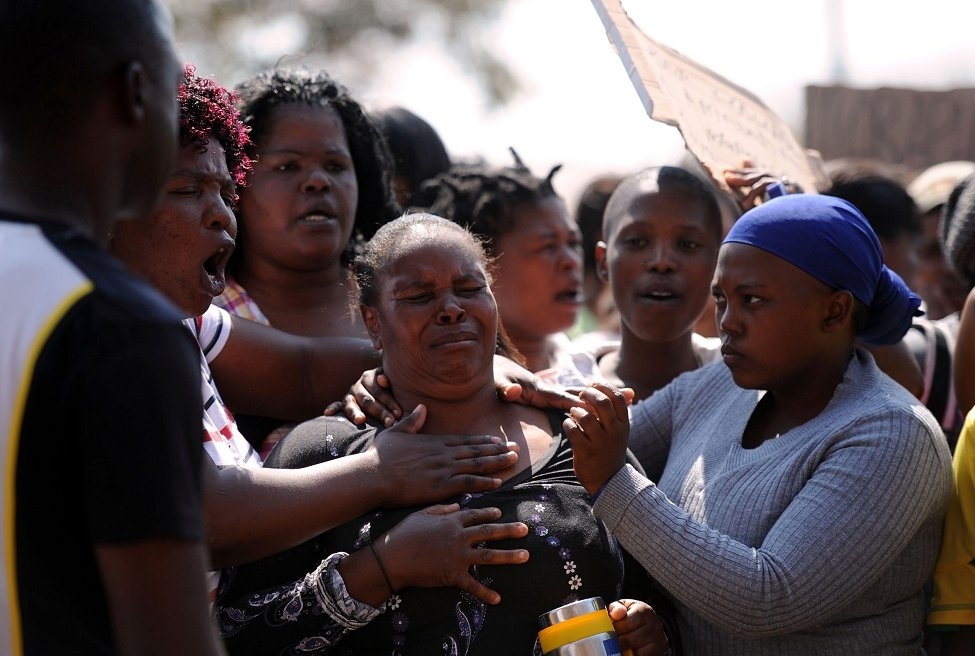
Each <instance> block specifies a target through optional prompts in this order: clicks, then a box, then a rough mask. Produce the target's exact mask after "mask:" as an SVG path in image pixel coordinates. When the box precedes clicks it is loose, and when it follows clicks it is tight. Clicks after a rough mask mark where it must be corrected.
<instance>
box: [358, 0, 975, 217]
mask: <svg viewBox="0 0 975 656" xmlns="http://www.w3.org/2000/svg"><path fill="white" fill-rule="evenodd" d="M761 4H766V3H761ZM742 6H744V5H742V4H741V3H731V2H715V1H714V0H681V1H680V2H673V1H669V2H668V1H659V0H636V1H633V0H630V1H629V2H627V1H626V0H624V7H625V8H626V9H627V11H628V12H629V13H630V15H631V16H632V17H633V19H634V20H635V21H636V22H637V23H638V24H639V25H640V27H641V28H642V29H643V31H644V32H645V33H646V34H647V35H648V36H650V37H652V38H653V39H655V40H657V41H660V42H662V43H664V44H666V45H668V46H670V47H671V48H674V49H676V50H678V51H680V52H681V53H682V54H684V55H686V56H688V57H690V58H692V59H694V60H696V61H697V62H698V63H700V64H703V65H704V66H707V67H708V68H710V69H712V70H714V71H715V72H717V73H719V74H720V75H723V76H724V77H726V78H728V79H729V80H731V81H732V82H734V83H736V84H738V85H739V86H743V87H745V88H747V89H749V90H750V91H751V92H752V93H754V94H756V95H757V96H758V97H759V98H761V99H762V100H763V101H764V102H765V103H766V104H767V105H769V106H770V107H771V108H772V109H773V110H774V111H776V112H777V113H779V114H780V115H781V116H782V117H783V118H784V119H785V120H786V121H787V122H788V123H789V124H790V125H792V126H793V128H794V130H795V131H796V132H797V135H798V133H799V132H800V131H801V129H802V125H803V121H804V113H803V106H802V103H803V87H804V86H805V85H807V84H832V83H835V82H839V81H843V82H845V83H846V84H848V85H850V86H857V87H875V86H896V87H910V88H918V89H927V90H942V89H949V88H957V87H972V86H975V37H973V36H972V33H973V32H972V30H973V26H975V3H969V2H960V1H958V0H924V1H923V2H910V3H907V2H898V1H897V0H895V1H894V2H891V1H890V0H887V1H886V2H883V1H881V0H804V1H803V2H795V3H781V4H780V5H778V6H779V7H781V8H779V9H776V8H775V7H776V5H774V4H772V3H767V6H768V9H764V10H763V9H762V8H761V7H760V6H759V3H752V4H751V5H748V7H750V10H748V11H742V10H741V7H742ZM831 13H832V15H833V16H835V21H834V25H835V30H833V31H832V33H831V31H830V30H829V29H828V27H827V26H828V23H829V20H828V16H829V15H830V14H831ZM494 43H496V53H497V54H498V55H499V56H500V57H502V58H504V59H505V60H506V61H507V62H508V64H509V65H510V66H511V67H512V68H513V69H514V70H515V71H517V73H518V75H519V77H520V78H521V79H522V81H523V83H524V86H525V91H524V92H523V93H522V95H521V96H519V97H518V98H517V99H516V100H515V101H514V102H513V103H512V104H511V105H510V106H508V107H505V108H503V109H502V110H498V111H495V112H490V111H488V110H487V108H486V107H485V103H484V102H483V98H482V96H481V94H480V92H479V90H478V89H477V88H476V87H475V86H474V85H473V84H472V83H470V82H469V81H468V80H466V79H465V77H464V73H463V71H460V70H459V69H458V68H457V67H456V66H455V65H454V63H453V62H451V61H449V60H445V58H444V57H443V54H442V52H441V51H439V50H435V49H433V48H430V49H428V50H425V49H424V48H422V47H417V48H415V49H414V50H412V51H410V52H409V53H407V54H406V56H404V57H403V58H401V59H400V61H402V62H403V65H402V66H389V67H388V68H387V69H386V70H385V71H384V72H383V74H382V76H381V77H380V79H379V80H377V81H376V85H375V86H374V87H372V88H371V89H370V90H362V89H359V91H360V93H362V94H364V96H365V98H366V99H370V100H375V101H385V102H391V103H398V104H401V105H403V106H405V107H407V108H408V109H411V110H412V111H414V112H416V113H417V114H419V115H420V116H422V117H424V118H425V119H426V120H427V121H429V122H430V123H431V124H432V125H433V126H434V127H435V128H436V129H437V130H438V132H440V134H441V136H442V137H443V139H444V141H445V143H446V144H447V147H448V149H449V150H450V151H451V153H452V154H454V155H458V156H477V155H480V156H484V157H486V158H487V159H488V160H489V161H492V162H495V163H499V164H500V163H508V162H510V157H509V155H508V152H507V149H508V147H509V146H514V147H515V148H516V149H517V150H518V152H519V153H520V154H521V156H522V158H523V159H524V160H525V161H526V163H527V164H528V165H529V166H530V167H531V168H532V169H533V170H535V171H536V172H538V173H542V174H544V173H546V172H547V171H548V169H549V168H550V167H551V166H552V165H554V164H557V163H562V164H563V165H564V166H563V169H562V171H561V172H560V173H559V174H558V176H557V177H556V187H557V188H558V189H559V190H560V191H561V192H562V194H563V196H565V197H566V199H567V200H568V201H569V203H570V207H571V206H573V205H574V203H575V201H576V199H577V198H578V194H579V193H581V190H582V188H583V187H584V186H585V184H586V183H587V182H588V181H589V180H590V179H591V178H593V177H595V176H597V175H599V174H601V173H606V172H614V173H628V172H631V171H634V170H637V169H639V168H641V167H644V166H649V165H659V164H667V163H674V162H676V161H677V160H678V159H679V158H680V157H681V155H682V154H683V141H682V139H681V137H680V134H679V133H678V132H677V130H676V129H675V128H672V127H670V126H667V125H663V124H660V123H657V122H655V121H652V120H651V119H650V118H649V117H648V116H647V115H646V113H645V111H644V109H643V106H642V104H641V103H640V100H639V98H638V96H637V94H636V92H635V91H634V89H633V86H632V84H631V82H630V80H629V78H628V77H627V75H626V72H625V70H624V69H623V65H622V64H621V63H620V60H619V57H618V56H617V55H616V53H615V52H614V51H613V49H612V47H611V46H610V45H609V42H608V40H607V38H606V35H605V31H604V30H603V27H602V23H601V22H600V20H599V17H598V15H597V14H596V10H595V9H594V8H593V6H592V3H591V1H590V0H511V2H510V5H509V7H508V8H507V9H506V11H505V14H504V17H503V19H502V21H501V23H500V24H499V26H498V28H497V30H496V34H495V38H494ZM833 44H835V46H834V45H833ZM838 54H842V62H843V65H844V66H845V74H846V77H845V79H843V80H840V78H837V77H836V76H835V75H834V71H835V70H836V69H835V67H836V61H837V56H838ZM445 79H446V80H449V82H444V80H445ZM353 89H354V87H353ZM354 90H355V89H354ZM360 97H363V96H362V95H360ZM800 140H801V138H800ZM972 157H973V158H975V153H973V155H972Z"/></svg>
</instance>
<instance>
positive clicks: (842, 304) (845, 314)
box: [823, 289, 856, 332]
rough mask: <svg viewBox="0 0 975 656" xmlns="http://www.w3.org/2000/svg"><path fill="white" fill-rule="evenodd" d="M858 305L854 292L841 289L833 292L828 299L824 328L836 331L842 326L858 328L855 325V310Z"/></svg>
mask: <svg viewBox="0 0 975 656" xmlns="http://www.w3.org/2000/svg"><path fill="white" fill-rule="evenodd" d="M855 307H856V299H855V298H853V294H851V293H850V292H848V291H846V290H845V289H840V290H838V291H834V292H831V293H830V294H829V296H828V297H827V301H826V315H825V316H824V317H823V328H825V329H826V330H827V331H830V332H832V331H835V330H837V329H840V328H844V327H849V328H851V329H853V330H854V331H855V330H856V329H855V327H854V326H853V310H854V308H855Z"/></svg>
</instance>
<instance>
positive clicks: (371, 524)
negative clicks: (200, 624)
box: [219, 412, 623, 656]
mask: <svg viewBox="0 0 975 656" xmlns="http://www.w3.org/2000/svg"><path fill="white" fill-rule="evenodd" d="M563 419H564V415H563V414H561V413H558V412H552V413H550V420H551V426H552V431H553V435H555V439H553V441H552V446H551V448H550V449H549V451H548V452H547V453H546V454H545V455H544V456H543V457H541V458H540V459H539V460H538V461H536V462H534V463H533V464H532V466H531V467H530V468H528V469H526V470H524V471H522V472H520V473H519V474H518V475H516V476H515V477H513V478H512V479H510V480H508V481H506V482H505V483H504V485H503V486H502V487H500V488H499V489H497V490H495V491H492V492H489V493H483V494H474V495H465V496H463V497H461V498H456V499H449V500H445V502H452V501H457V502H459V503H460V504H461V506H462V507H470V508H476V507H489V506H494V507H498V508H500V509H501V511H502V513H503V515H502V518H501V519H500V520H499V521H502V522H511V521H521V522H524V523H525V524H527V525H528V527H529V533H528V536H527V537H525V538H520V539H517V540H508V541H498V542H493V543H491V546H492V547H496V548H506V547H508V548H511V547H523V548H527V549H528V550H529V552H530V554H531V557H530V558H529V560H528V562H527V563H524V564H521V565H496V566H482V567H478V568H475V576H476V577H477V578H478V579H479V580H480V581H482V582H483V583H484V584H485V585H487V586H489V587H491V588H492V589H494V590H496V591H497V592H498V593H499V594H500V595H501V598H502V601H501V603H500V604H498V605H496V606H492V605H488V604H485V603H484V602H482V601H480V600H478V599H476V598H474V597H472V596H470V595H468V594H466V593H463V592H461V591H460V590H458V589H456V588H434V589H417V588H411V589H404V590H401V591H400V592H399V593H398V594H396V595H394V596H393V597H392V598H390V599H389V601H388V602H387V603H386V604H385V612H384V613H382V614H381V615H379V616H378V617H376V618H375V619H373V620H372V621H371V622H369V623H368V624H367V625H365V626H363V627H362V628H357V629H356V630H354V631H341V632H339V633H336V632H335V630H334V626H331V625H330V626H331V633H330V634H329V635H330V636H331V638H328V639H324V640H323V639H313V638H316V637H321V636H323V635H325V634H326V633H328V631H329V628H328V627H325V626H324V624H328V622H327V621H326V620H327V618H325V617H323V616H322V615H321V614H320V613H316V612H314V609H313V608H312V606H313V604H306V606H307V611H306V612H301V613H297V614H296V613H294V612H292V613H290V614H287V613H284V612H282V609H283V608H284V607H285V606H286V605H287V595H286V594H285V595H284V596H282V595H281V593H282V592H286V591H287V590H289V589H292V588H294V586H295V582H296V581H297V580H299V579H301V578H302V577H303V576H304V575H305V573H307V572H309V571H312V570H314V569H315V568H316V567H318V566H319V564H320V563H321V561H322V560H323V559H325V558H326V557H328V556H329V555H330V554H333V553H335V552H351V551H355V550H357V549H360V548H363V547H364V546H366V545H367V541H368V540H369V539H370V538H376V537H378V536H379V535H381V534H382V533H384V532H385V531H387V530H388V529H389V528H391V527H392V526H394V525H395V524H396V523H397V522H399V521H400V520H402V519H403V518H404V517H405V516H406V515H407V514H409V513H411V512H413V511H415V510H418V508H404V509H392V510H382V511H375V512H372V513H369V514H367V515H364V516H362V517H360V518H359V519H357V520H355V521H352V522H349V523H347V524H345V525H343V526H340V527H338V528H336V529H334V530H332V531H329V532H328V533H325V534H322V535H321V536H319V537H318V538H316V539H314V540H311V541H309V542H308V543H305V544H304V545H301V546H300V547H297V548H295V549H292V550H290V551H288V552H285V553H282V554H279V555H277V556H273V557H270V558H267V559H264V560H262V561H258V562H257V563H252V564H250V565H247V566H243V567H239V568H236V570H235V571H234V572H233V575H232V576H229V577H226V579H227V580H228V585H227V586H226V587H225V588H224V589H223V590H222V592H221V599H220V602H219V605H220V607H221V608H220V611H221V614H220V616H221V623H222V629H223V633H224V637H225V640H226V641H227V645H228V649H229V651H230V652H231V653H232V654H246V653H261V654H299V653H329V654H342V655H346V654H348V655H352V654H355V655H356V656H365V655H371V654H375V655H379V654H383V655H387V654H388V655H396V656H407V655H413V656H419V655H423V656H431V655H435V654H442V655H445V656H455V655H456V656H461V655H471V656H473V655H485V656H486V655H492V656H497V655H498V654H512V655H515V654H524V655H525V656H531V655H532V654H533V653H538V647H537V644H536V643H537V632H538V623H537V620H538V617H539V615H541V614H542V613H544V612H547V611H549V610H551V609H553V608H556V607H558V606H561V605H563V604H566V603H569V602H571V601H574V600H577V599H583V598H586V597H593V596H601V597H603V599H604V600H605V601H606V602H607V603H608V602H609V601H611V600H614V599H617V598H619V597H620V594H621V592H622V591H623V555H622V552H621V551H620V549H619V547H618V545H617V543H616V541H615V540H614V539H613V538H612V537H611V536H610V535H609V534H608V533H607V532H606V530H605V528H604V526H603V525H602V523H601V522H599V521H597V520H596V519H595V518H594V517H593V515H592V512H591V502H590V499H589V496H588V494H587V493H586V491H585V489H584V488H583V487H582V485H580V483H579V482H578V480H577V479H576V477H575V474H574V473H573V470H572V450H571V448H570V446H569V442H568V439H567V438H566V437H565V436H564V435H562V434H561V422H562V420H563ZM376 430H377V429H376V428H375V427H365V428H359V427H356V426H354V425H353V424H351V423H349V422H347V421H345V420H344V419H340V418H336V417H320V418H317V419H314V420H311V421H309V422H305V423H304V424H302V425H301V426H299V427H298V428H297V429H296V431H295V432H293V433H292V434H290V435H289V436H288V437H287V438H285V440H283V441H282V442H281V444H279V446H278V449H277V450H276V451H275V452H273V453H272V454H271V456H270V458H269V460H268V462H267V464H266V466H272V467H273V466H286V467H299V466H305V465H308V464H312V463H314V462H319V461H322V460H327V459H332V458H337V457H342V456H343V455H350V454H353V453H359V452H362V451H364V450H365V449H367V448H368V447H369V445H370V444H371V443H372V439H373V437H374V436H375V434H376ZM292 607H293V604H292ZM286 615H287V617H286ZM231 616H232V617H236V618H237V619H238V620H239V621H236V622H233V623H231V624H230V625H228V624H227V618H228V617H231ZM326 643H328V644H326ZM336 643H337V644H336Z"/></svg>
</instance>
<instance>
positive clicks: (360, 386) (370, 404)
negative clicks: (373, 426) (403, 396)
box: [324, 368, 403, 428]
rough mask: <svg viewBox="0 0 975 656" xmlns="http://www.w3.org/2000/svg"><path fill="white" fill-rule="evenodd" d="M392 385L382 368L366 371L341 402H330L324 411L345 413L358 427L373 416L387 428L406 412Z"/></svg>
mask: <svg viewBox="0 0 975 656" xmlns="http://www.w3.org/2000/svg"><path fill="white" fill-rule="evenodd" d="M389 387H390V386H389V378H387V377H386V375H385V374H383V372H382V369H381V368H376V369H369V370H367V371H364V372H362V375H361V376H359V380H357V381H356V382H355V384H354V385H352V387H351V388H350V389H349V393H348V394H346V395H345V396H344V397H343V398H342V400H341V401H334V402H332V403H329V404H328V407H326V408H325V412H324V414H325V416H332V415H340V414H344V415H345V418H346V419H348V420H349V421H351V422H352V423H353V424H355V425H356V426H361V425H362V424H364V423H365V422H366V419H367V418H369V419H374V420H376V421H379V422H381V423H382V424H383V426H386V427H387V428H388V427H390V426H392V425H393V423H394V422H395V421H396V420H397V419H398V418H399V417H401V416H402V415H403V409H402V408H400V406H399V404H398V403H397V402H396V399H395V398H393V393H392V392H391V391H390V390H389ZM367 416H368V417H367Z"/></svg>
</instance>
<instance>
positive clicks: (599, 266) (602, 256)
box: [596, 241, 609, 282]
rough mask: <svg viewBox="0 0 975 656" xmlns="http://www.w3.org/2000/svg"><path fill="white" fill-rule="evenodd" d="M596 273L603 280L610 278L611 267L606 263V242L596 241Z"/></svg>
mask: <svg viewBox="0 0 975 656" xmlns="http://www.w3.org/2000/svg"><path fill="white" fill-rule="evenodd" d="M596 275H597V276H599V279H600V280H602V281H603V282H606V281H607V280H609V268H608V267H607V265H606V242H604V241H597V242H596Z"/></svg>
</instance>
